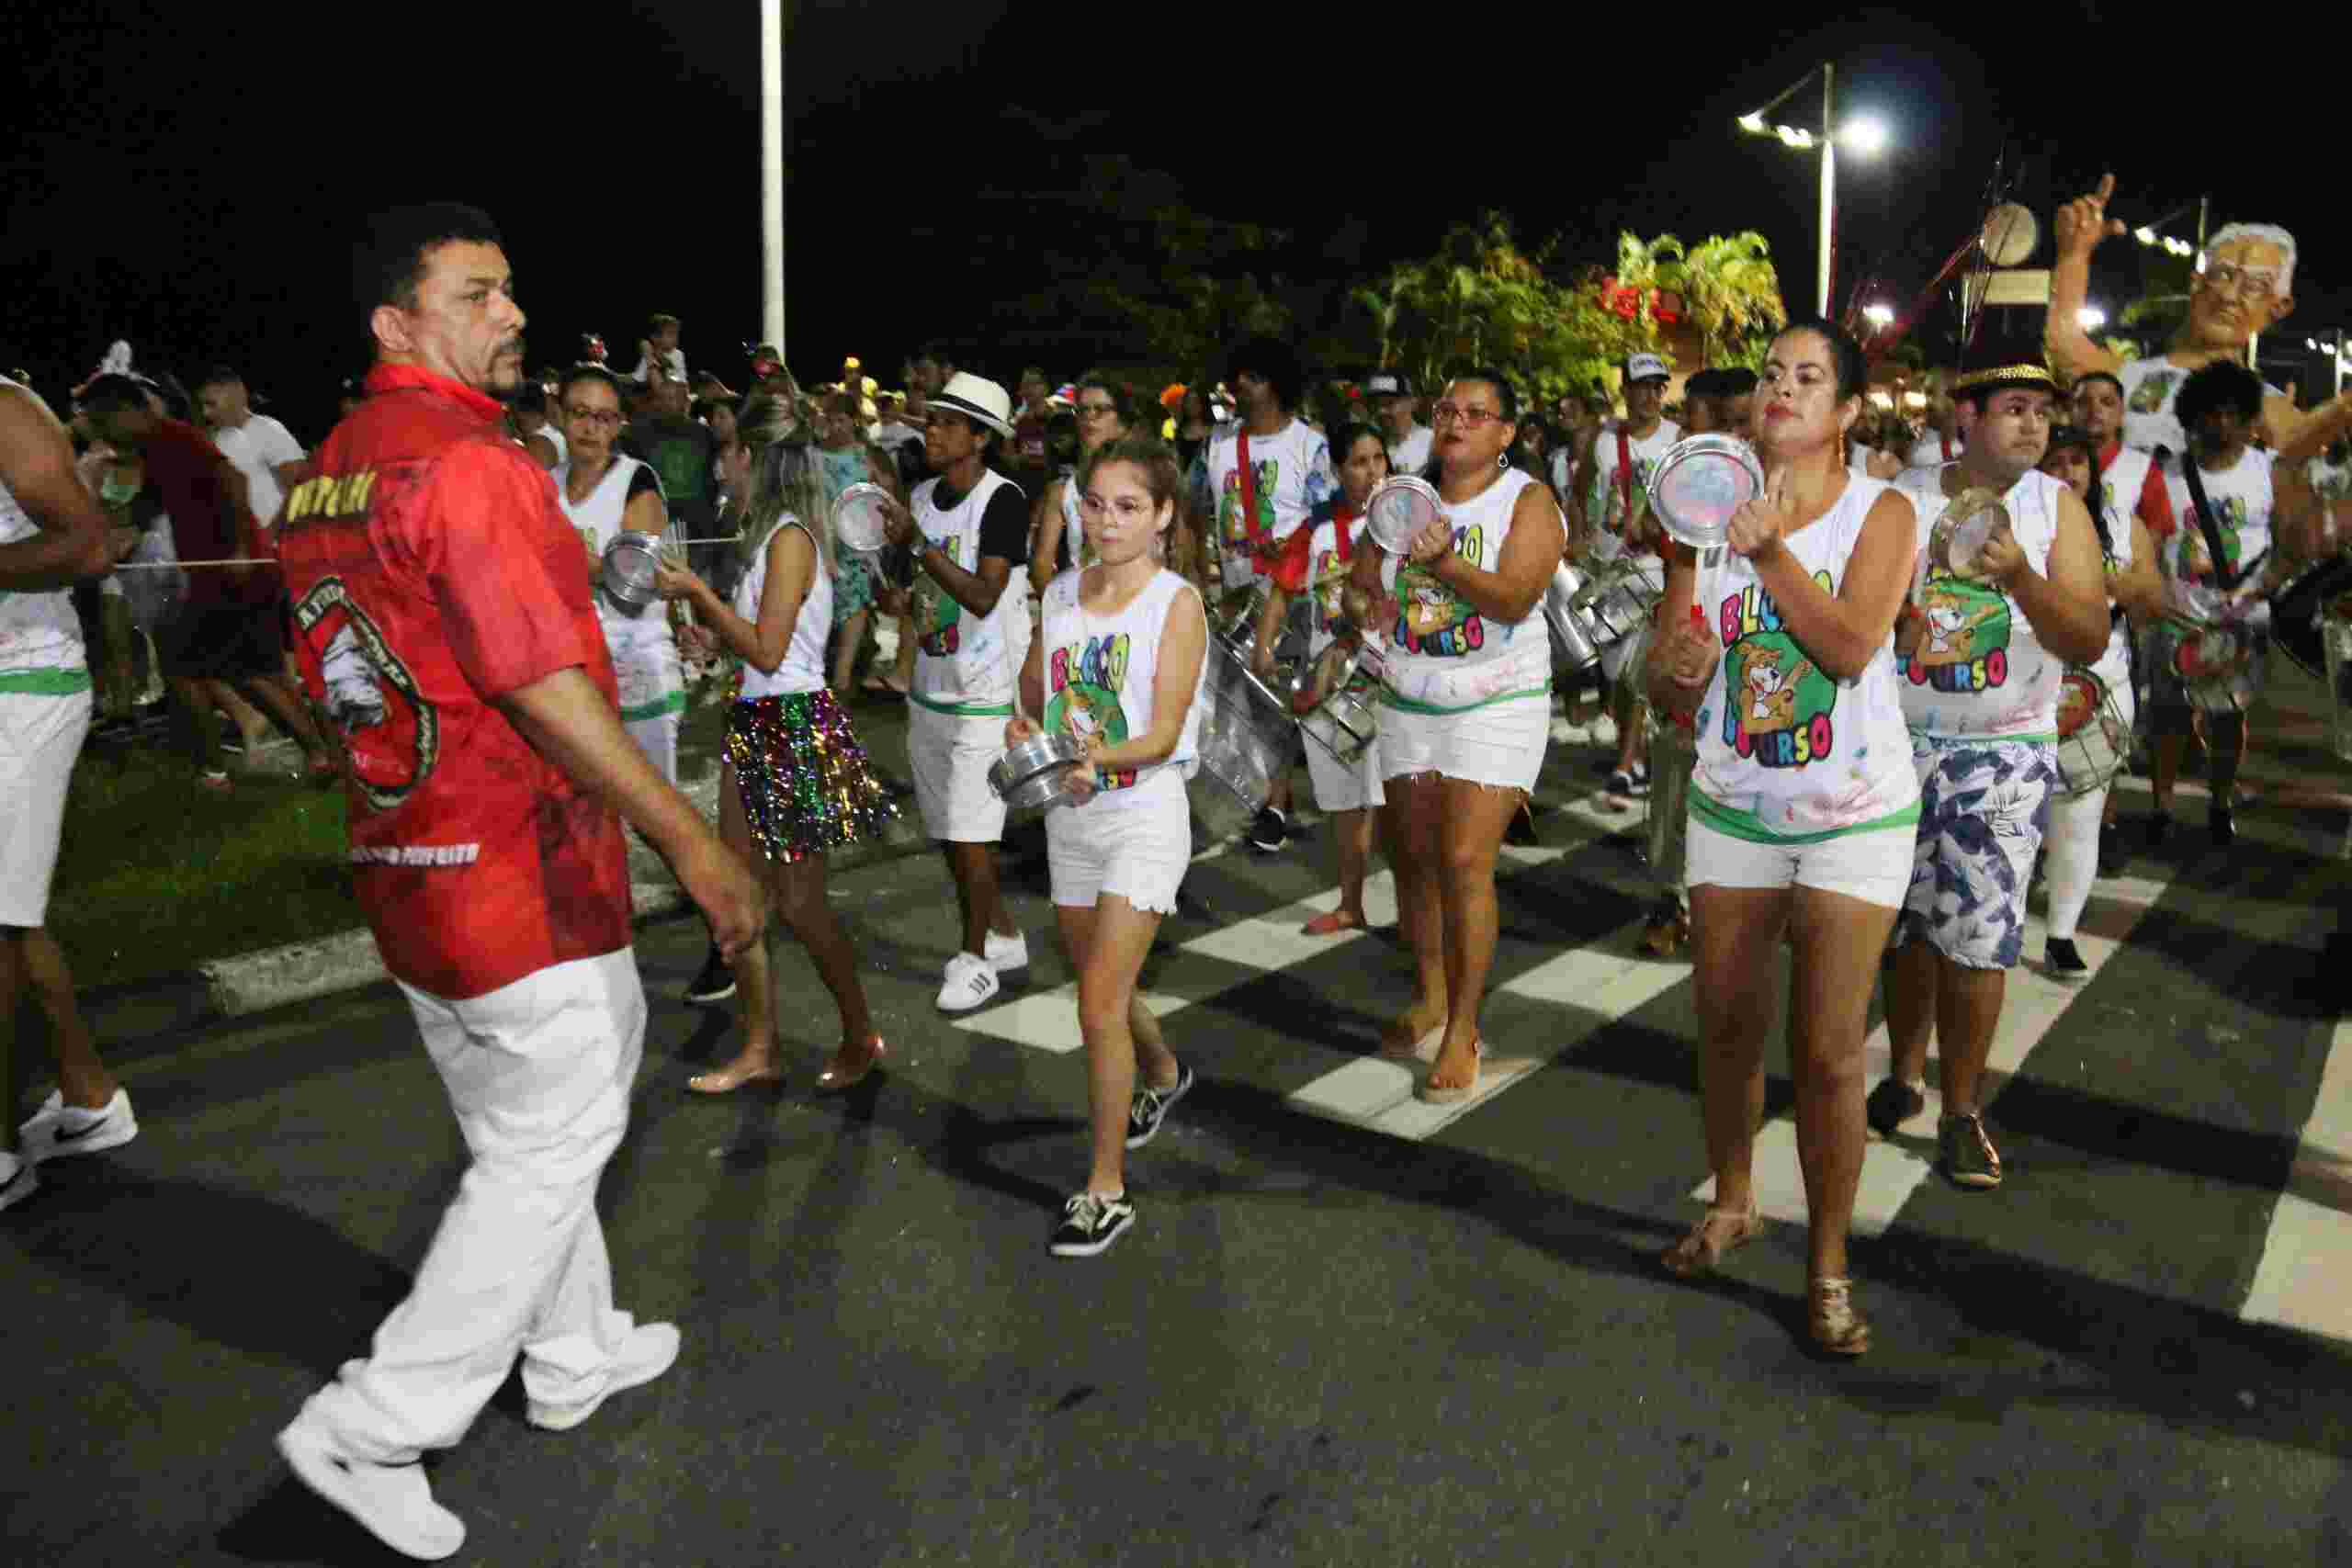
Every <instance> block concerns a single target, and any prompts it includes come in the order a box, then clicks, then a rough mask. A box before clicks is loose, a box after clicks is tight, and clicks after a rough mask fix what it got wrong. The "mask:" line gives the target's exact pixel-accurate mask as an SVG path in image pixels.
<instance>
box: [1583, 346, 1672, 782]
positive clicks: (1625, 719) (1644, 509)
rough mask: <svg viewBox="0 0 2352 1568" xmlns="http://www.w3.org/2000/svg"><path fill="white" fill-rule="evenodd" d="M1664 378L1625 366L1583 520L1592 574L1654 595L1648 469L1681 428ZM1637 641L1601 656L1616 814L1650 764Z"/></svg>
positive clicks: (1660, 369) (1632, 362)
mask: <svg viewBox="0 0 2352 1568" xmlns="http://www.w3.org/2000/svg"><path fill="white" fill-rule="evenodd" d="M1667 381H1668V372H1667V367H1666V361H1665V360H1663V359H1661V358H1659V357H1658V356H1657V355H1655V354H1636V355H1631V356H1629V357H1628V358H1627V359H1626V361H1625V417H1624V418H1623V420H1620V421H1617V422H1615V423H1611V424H1608V425H1604V426H1602V428H1601V432H1600V439H1599V440H1597V441H1596V442H1594V443H1593V448H1592V486H1591V489H1590V491H1589V493H1588V495H1587V496H1586V499H1585V515H1586V516H1587V517H1588V518H1589V519H1590V520H1591V522H1592V529H1593V532H1592V559H1593V562H1594V564H1595V565H1596V566H1597V567H1601V568H1618V567H1621V566H1623V565H1627V564H1630V565H1631V567H1632V569H1633V570H1634V571H1635V572H1637V573H1638V574H1639V575H1640V577H1641V579H1642V581H1644V582H1645V583H1647V584H1648V586H1649V588H1650V590H1651V592H1652V593H1653V594H1655V593H1657V592H1663V591H1664V590H1665V587H1666V565H1665V563H1664V562H1663V561H1662V560H1660V559H1659V558H1658V555H1657V551H1656V549H1654V548H1653V547H1652V546H1651V545H1650V543H1649V542H1648V541H1647V537H1646V533H1645V530H1647V529H1649V528H1651V527H1653V526H1654V523H1653V520H1652V519H1651V518H1650V515H1649V500H1648V491H1649V482H1650V470H1651V469H1652V468H1656V467H1657V460H1658V459H1659V458H1660V457H1665V456H1666V452H1667V448H1668V447H1669V446H1673V445H1674V444H1675V443H1676V442H1678V441H1679V440H1681V439H1682V427H1681V426H1680V425H1679V424H1677V423H1674V422H1673V421H1672V420H1670V419H1668V418H1666V417H1665V414H1664V412H1663V411H1664V409H1665V407H1666V388H1667ZM1636 640H1637V639H1636V638H1634V637H1625V638H1623V640H1621V641H1619V642H1616V643H1612V644H1611V645H1610V646H1609V647H1608V648H1605V649H1602V650H1601V653H1600V671H1601V674H1602V675H1603V677H1605V678H1606V679H1607V681H1608V682H1609V705H1610V712H1611V715H1612V716H1614V717H1615V719H1616V721H1617V762H1616V766H1615V767H1614V768H1613V769H1611V772H1610V774H1609V795H1608V799H1609V802H1610V807H1611V809H1612V810H1618V811H1622V810H1624V809H1625V808H1626V807H1629V806H1630V805H1632V803H1633V802H1634V801H1635V800H1638V799H1640V798H1641V797H1642V796H1644V795H1647V794H1648V793H1649V762H1648V758H1647V755H1646V751H1647V748H1646V745H1645V737H1644V735H1643V721H1644V715H1645V711H1646V710H1647V708H1648V706H1649V704H1648V700H1647V699H1646V698H1645V696H1644V695H1643V694H1642V692H1641V691H1640V690H1639V689H1638V688H1639V687H1640V685H1641V681H1640V677H1639V674H1638V671H1637V672H1636V674H1635V676H1634V679H1632V680H1627V679H1625V678H1624V676H1625V671H1626V670H1627V668H1628V667H1629V661H1630V660H1631V659H1632V657H1633V654H1634V643H1635V641H1636Z"/></svg>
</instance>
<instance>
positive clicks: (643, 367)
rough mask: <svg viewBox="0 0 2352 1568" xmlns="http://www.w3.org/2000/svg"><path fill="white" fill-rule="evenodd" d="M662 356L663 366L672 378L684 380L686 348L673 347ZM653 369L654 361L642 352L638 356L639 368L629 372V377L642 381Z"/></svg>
mask: <svg viewBox="0 0 2352 1568" xmlns="http://www.w3.org/2000/svg"><path fill="white" fill-rule="evenodd" d="M657 352H659V351H657ZM661 357H662V366H663V367H664V368H665V369H667V370H668V371H669V373H670V379H671V380H673V381H683V380H684V379H685V378H686V351H685V350H684V349H683V348H673V349H672V350H670V351H669V352H668V353H667V354H663V355H662V356H661ZM652 370H653V361H652V360H650V359H649V358H647V357H646V356H645V355H642V354H640V355H638V356H637V368H636V369H634V370H632V371H630V372H629V373H628V378H629V379H630V380H632V381H642V380H644V379H645V378H647V377H648V376H649V375H650V374H651V373H652Z"/></svg>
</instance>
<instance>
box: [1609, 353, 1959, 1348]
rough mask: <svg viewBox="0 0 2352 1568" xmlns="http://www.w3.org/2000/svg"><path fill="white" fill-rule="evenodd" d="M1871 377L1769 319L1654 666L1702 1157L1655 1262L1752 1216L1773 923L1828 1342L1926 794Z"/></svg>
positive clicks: (1739, 1228)
mask: <svg viewBox="0 0 2352 1568" xmlns="http://www.w3.org/2000/svg"><path fill="white" fill-rule="evenodd" d="M1865 375H1866V371H1865V367H1864V365H1863V361H1862V352H1861V349H1860V346H1859V345H1858V344H1855V342H1854V340H1853V339H1852V338H1851V337H1850V336H1849V335H1848V334H1847V333H1844V332H1843V331H1841V330H1839V329H1838V327H1836V326H1833V325H1831V324H1830V323H1828V322H1826V321H1804V322H1799V323H1796V324H1794V325H1792V326H1791V327H1789V328H1788V329H1787V330H1786V331H1784V332H1783V333H1781V335H1780V336H1779V337H1777V338H1775V339H1774V340H1773V341H1772V345H1771V348H1770V353H1769V355H1768V356H1767V358H1766V360H1765V365H1764V371H1763V376H1762V378H1761V380H1760V382H1759V384H1758V388H1757V391H1756V415H1757V419H1756V429H1757V441H1756V446H1757V449H1758V455H1759V456H1760V457H1762V458H1763V460H1764V467H1765V471H1766V475H1767V479H1766V491H1765V493H1764V494H1763V495H1761V496H1759V497H1758V498H1757V499H1756V500H1754V501H1750V502H1745V503H1743V504H1742V505H1741V506H1740V508H1739V509H1738V510H1737V511H1736V512H1735V513H1733V514H1732V518H1731V525H1730V534H1729V537H1728V539H1727V540H1726V546H1727V555H1726V558H1725V559H1724V561H1723V562H1722V563H1721V565H1720V566H1718V567H1715V568H1713V569H1712V570H1705V571H1702V570H1700V569H1699V568H1698V567H1697V566H1696V565H1695V564H1694V563H1693V561H1692V560H1691V557H1690V556H1689V555H1688V554H1687V553H1683V552H1677V554H1676V556H1675V558H1673V560H1672V561H1670V562H1669V564H1668V569H1667V583H1666V613H1665V619H1664V623H1663V624H1664V626H1667V627H1668V628H1670V629H1668V630H1667V631H1666V632H1664V633H1663V634H1662V635H1661V637H1660V638H1659V639H1658V640H1657V642H1656V643H1655V644H1654V645H1653V648H1652V650H1651V654H1650V661H1649V668H1648V681H1649V690H1650V694H1651V696H1652V698H1653V699H1654V700H1655V701H1657V702H1659V703H1661V704H1663V705H1666V706H1668V707H1670V708H1672V709H1673V710H1675V711H1677V712H1679V713H1687V714H1691V715H1692V716H1693V720H1694V727H1695V729H1696V732H1697V736H1698V749H1699V756H1698V765H1697V768H1696V770H1695V771H1694V773H1693V774H1692V777H1691V809H1690V823H1689V839H1688V849H1687V856H1688V867H1687V880H1688V883H1689V886H1690V899H1691V966H1692V970H1693V978H1694V980H1695V982H1696V983H1695V985H1694V986H1693V987H1692V995H1693V997H1694V998H1696V1000H1697V1003H1698V1009H1699V1027H1700V1031H1701V1034H1702V1039H1701V1042H1700V1055H1699V1063H1700V1067H1699V1079H1700V1089H1701V1091H1702V1099H1703V1108H1704V1123H1705V1129H1706V1144H1707V1163H1708V1165H1709V1167H1710V1168H1712V1169H1713V1172H1714V1195H1713V1201H1712V1202H1711V1204H1710V1206H1709V1207H1708V1209H1707V1212H1706V1213H1705V1214H1703V1215H1702V1217H1701V1218H1700V1221H1699V1223H1698V1224H1696V1225H1695V1226H1693V1227H1692V1228H1691V1233H1690V1234H1689V1235H1686V1236H1685V1237H1683V1238H1682V1240H1680V1241H1679V1242H1677V1243H1676V1244H1675V1245H1674V1246H1673V1247H1669V1248H1668V1249H1667V1251H1666V1253H1665V1254H1664V1256H1663V1257H1662V1258H1661V1259H1660V1261H1661V1262H1662V1263H1663V1264H1664V1265H1665V1267H1666V1268H1667V1269H1668V1271H1669V1272H1671V1273H1674V1274H1678V1275H1682V1276H1685V1277H1689V1276H1693V1275H1698V1274H1703V1273H1706V1272H1708V1271H1709V1270H1711V1269H1713V1268H1714V1267H1715V1265H1716V1264H1717V1263H1718V1262H1720V1261H1721V1259H1722V1258H1723V1257H1724V1254H1726V1253H1728V1252H1730V1251H1731V1250H1732V1249H1733V1248H1735V1247H1740V1246H1742V1245H1744V1244H1746V1243H1747V1242H1748V1241H1751V1240H1753V1239H1754V1238H1755V1237H1756V1236H1757V1235H1758V1234H1760V1231H1761V1228H1762V1221H1761V1219H1760V1218H1759V1216H1758V1212H1757V1206H1756V1189H1755V1183H1754V1175H1753V1170H1752V1167H1753V1164H1754V1159H1755V1152H1756V1129H1757V1125H1758V1122H1760V1121H1761V1120H1762V1113H1763V1105H1764V1063H1763V1050H1764V1037H1765V1035H1766V1034H1767V1033H1769V1032H1770V1030H1771V1027H1772V1019H1771V1014H1770V1005H1771V998H1772V992H1773V978H1772V974H1771V969H1772V966H1773V965H1774V964H1777V963H1778V962H1779V959H1780V953H1781V945H1782V942H1783V940H1784V939H1785V941H1786V942H1787V945H1788V947H1789V949H1790V951H1791V960H1790V964H1791V970H1792V974H1791V980H1790V986H1789V1019H1788V1033H1789V1063H1790V1067H1791V1070H1792V1071H1791V1076H1792V1077H1794V1079H1795V1080H1796V1124H1797V1162H1798V1165H1799V1167H1800V1168H1802V1169H1803V1171H1804V1187H1805V1201H1806V1208H1807V1211H1808V1215H1809V1219H1810V1224H1811V1237H1810V1242H1811V1246H1810V1269H1809V1280H1808V1283H1807V1288H1806V1295H1807V1309H1808V1310H1807V1321H1808V1324H1809V1325H1810V1328H1811V1332H1812V1337H1813V1341H1814V1343H1815V1345H1816V1346H1817V1347H1819V1348H1821V1349H1823V1350H1825V1351H1827V1352H1830V1353H1832V1354H1837V1355H1849V1356H1850V1355H1860V1353H1861V1352H1862V1351H1864V1350H1866V1349H1868V1348H1869V1347H1870V1341H1871V1333H1870V1325H1869V1324H1868V1323H1867V1322H1866V1321H1865V1320H1864V1319H1863V1317H1862V1315H1861V1314H1860V1312H1859V1311H1858V1310H1856V1308H1855V1306H1854V1303H1853V1297H1852V1282H1851V1280H1850V1279H1849V1274H1848V1269H1847V1259H1846V1236H1847V1232H1848V1231H1849V1228H1850V1227H1851V1225H1852V1223H1853V1213H1854V1195H1855V1191H1856V1190H1857V1187H1858V1185H1859V1183H1860V1177H1861V1166H1862V1146H1863V1144H1864V1142H1865V1136H1864V1131H1863V1121H1862V1039H1863V1035H1864V1033H1865V1032H1866V1031H1867V1029H1868V1026H1869V1022H1870V1004H1871V992H1872V991H1873V990H1874V989H1875V988H1876V983H1877V979H1878V964H1879V957H1880V954H1881V953H1883V951H1884V949H1885V946H1886V939H1887V935H1888V933H1889V932H1890V931H1892V930H1893V929H1894V918H1895V913H1896V911H1897V910H1898V909H1899V908H1901V906H1902V903H1903V896H1904V891H1905V888H1906V887H1907V886H1909V884H1910V881H1911V864H1912V837H1913V831H1914V829H1915V828H1916V827H1917V821H1918V814H1919V784H1918V779H1917V775H1916V774H1914V773H1913V772H1912V768H1911V749H1910V746H1909V744H1908V740H1907V738H1906V736H1905V729H1904V724H1903V705H1902V698H1901V696H1900V695H1899V694H1898V693H1897V691H1896V687H1895V673H1894V617H1895V613H1896V611H1897V610H1898V609H1900V608H1901V606H1902V604H1903V601H1904V598H1905V592H1906V591H1907V590H1908V589H1909V587H1910V584H1911V569H1912V562H1913V560H1914V558H1915V557H1916V555H1917V538H1916V530H1917V522H1916V520H1915V518H1914V515H1913V512H1912V506H1911V502H1910V501H1909V500H1908V499H1907V498H1905V496H1904V495H1903V494H1902V493H1901V492H1900V491H1896V490H1895V489H1894V487H1892V486H1891V485H1889V484H1887V483H1885V482H1884V481H1883V480H1879V479H1870V478H1868V477H1866V476H1863V475H1860V474H1856V473H1854V472H1852V471H1851V470H1850V469H1849V468H1848V467H1847V463H1846V437H1847V434H1848V432H1849V431H1850V430H1851V429H1852V427H1853V425H1854V423H1855V422H1856V421H1857V420H1858V419H1860V417H1861V413H1862V407H1863V403H1862V391H1863V384H1864V378H1865ZM1702 597H1703V599H1704V600H1705V603H1703V604H1702V603H1700V601H1701V599H1702ZM1694 611H1695V613H1694Z"/></svg>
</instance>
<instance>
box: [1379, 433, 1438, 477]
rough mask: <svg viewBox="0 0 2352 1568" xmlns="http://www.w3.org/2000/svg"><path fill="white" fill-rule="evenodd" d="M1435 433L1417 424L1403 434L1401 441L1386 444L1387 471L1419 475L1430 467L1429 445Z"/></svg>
mask: <svg viewBox="0 0 2352 1568" xmlns="http://www.w3.org/2000/svg"><path fill="white" fill-rule="evenodd" d="M1436 434H1437V433H1436V432H1435V431H1433V430H1431V429H1430V427H1429V426H1428V425H1426V424H1417V425H1415V426H1413V428H1412V429H1410V430H1408V431H1407V432H1406V433H1405V439H1403V440H1402V441H1391V442H1390V443H1388V471H1389V472H1390V473H1392V474H1419V472H1420V471H1421V470H1422V469H1423V468H1428V467H1429V466H1430V442H1431V441H1432V440H1434V439H1435V438H1436Z"/></svg>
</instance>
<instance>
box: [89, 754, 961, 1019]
mask: <svg viewBox="0 0 2352 1568" xmlns="http://www.w3.org/2000/svg"><path fill="white" fill-rule="evenodd" d="M679 787H680V788H681V789H682V790H683V791H684V794H685V795H686V796H687V798H689V799H691V800H692V801H694V803H695V806H697V807H700V808H701V810H702V811H703V813H704V815H705V817H706V818H715V817H716V816H717V813H718V772H717V770H715V769H714V770H713V771H712V772H710V773H707V774H705V775H704V776H703V777H701V778H698V779H693V780H689V781H686V782H684V783H683V784H680V786H679ZM910 815H911V806H910V807H908V808H907V809H906V810H904V811H902V813H901V815H900V817H899V821H898V822H897V823H895V824H893V825H892V826H891V827H890V828H889V829H887V830H886V831H885V833H884V835H883V837H882V838H880V839H878V840H873V841H872V842H869V843H864V844H854V845H852V846H850V847H849V848H847V849H844V850H840V851H836V852H834V853H833V855H832V856H831V859H830V860H829V862H828V864H829V868H830V869H831V871H833V872H835V873H839V872H843V871H853V870H856V869H858V868H860V867H864V866H869V865H879V864H883V863H888V862H889V861H894V860H899V859H902V858H904V857H905V856H907V855H910V854H916V853H920V852H923V851H926V850H928V849H929V848H930V847H931V843H930V840H927V839H925V838H924V837H923V836H922V829H921V827H920V826H918V825H915V824H914V823H912V822H911V821H910ZM624 831H625V832H626V833H627V836H628V858H629V906H630V911H629V912H630V917H631V921H632V923H633V924H635V925H638V926H644V925H649V924H651V923H652V922H654V921H657V920H666V919H677V918H678V917H680V916H684V915H691V914H692V913H693V912H694V910H693V906H692V904H691V902H690V901H689V900H688V899H687V897H686V896H685V894H684V891H683V890H681V889H680V888H679V886H678V885H677V882H676V880H675V879H674V878H673V877H672V876H671V874H670V868H669V867H668V866H667V865H666V864H664V863H663V862H662V857H661V856H659V855H657V854H655V853H654V852H653V851H652V850H651V849H650V847H648V846H647V845H646V844H645V843H644V842H643V840H639V838H638V836H637V834H636V832H635V831H634V830H633V829H624ZM388 979H390V976H389V975H387V974H386V973H385V970H384V961H383V957H382V955H381V954H379V953H378V952H377V951H376V939H375V936H374V935H373V934H372V933H371V932H370V931H368V929H367V928H366V927H365V926H357V927H354V928H352V929H350V930H348V931H336V932H334V933H333V934H332V935H329V936H323V937H316V938H312V939H311V940H309V941H306V942H288V943H287V944H285V945H284V946H282V947H269V948H262V949H260V950H258V951H256V952H253V953H233V954H231V955H230V956H228V957H226V958H216V959H211V960H209V961H208V962H206V963H203V964H198V965H197V967H196V968H195V969H193V970H184V971H181V972H179V973H176V974H169V975H161V976H152V977H150V978H147V979H143V980H132V981H129V982H126V983H124V984H122V985H119V986H108V987H101V988H99V989H96V990H92V991H86V992H85V993H83V996H82V1005H83V1008H84V1010H85V1012H86V1013H87V1014H89V1015H90V1018H91V1022H92V1024H93V1026H94V1027H96V1028H97V1029H98V1031H99V1032H100V1034H101V1037H102V1038H107V1039H122V1038H126V1037H131V1038H135V1037H137V1036H141V1035H145V1034H152V1033H158V1032H165V1031H169V1030H175V1029H187V1028H191V1027H194V1026H196V1025H198V1024H201V1023H209V1022H214V1021H219V1020H221V1019H232V1018H245V1017H249V1016H251V1015H252V1014H254V1013H260V1012H267V1011H269V1010H271V1009H273V1008H281V1007H287V1006H289V1005H291V1004H293V1003H296V1002H309V1001H317V1000H319V999H321V998H325V997H332V996H335V995H338V994H340V993H342V992H345V991H354V990H358V989H361V988H363V987H368V986H373V985H376V984H378V983H379V982H381V981H384V980H388ZM107 1014H119V1015H121V1017H120V1018H119V1021H115V1022H113V1023H108V1022H104V1021H101V1019H102V1016H103V1015H107Z"/></svg>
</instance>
